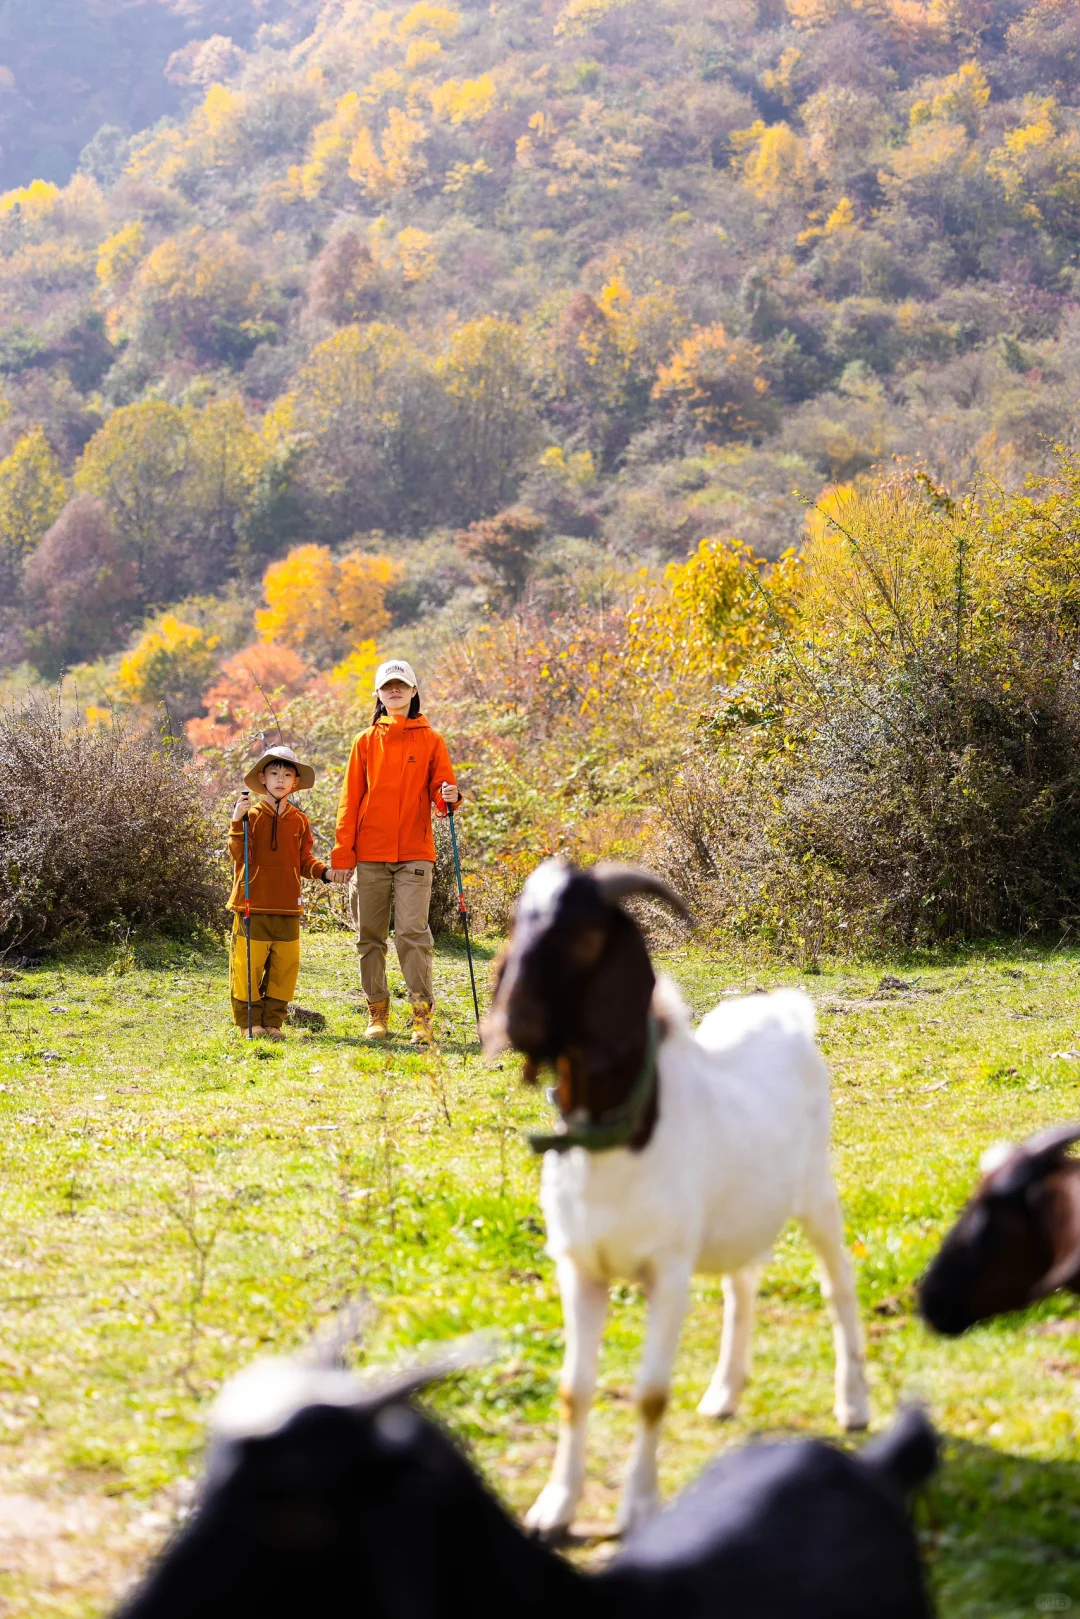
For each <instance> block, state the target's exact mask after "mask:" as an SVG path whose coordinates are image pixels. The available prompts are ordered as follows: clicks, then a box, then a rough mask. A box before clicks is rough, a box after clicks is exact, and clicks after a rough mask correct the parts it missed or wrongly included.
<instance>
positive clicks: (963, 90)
mask: <svg viewBox="0 0 1080 1619" xmlns="http://www.w3.org/2000/svg"><path fill="white" fill-rule="evenodd" d="M989 100H990V84H989V81H988V80H987V77H986V74H985V73H984V72H983V70H982V68H981V67H980V66H979V64H978V63H977V62H964V63H963V64H962V66H961V67H960V68H959V70H958V71H957V72H956V73H953V74H950V76H949V77H948V78H946V79H942V80H940V81H939V84H938V88H937V90H936V92H935V93H934V94H933V95H932V96H929V97H923V98H921V99H920V100H918V101H916V102H915V103H914V105H913V106H912V108H911V111H910V113H909V114H908V118H909V122H910V123H911V126H912V128H913V129H914V128H915V127H916V125H918V124H925V123H930V122H934V123H938V124H960V125H962V126H963V128H964V129H966V130H967V132H968V134H969V135H974V134H975V132H976V130H977V129H978V127H979V125H980V123H981V122H982V114H983V110H984V108H985V107H986V104H987V102H988V101H989Z"/></svg>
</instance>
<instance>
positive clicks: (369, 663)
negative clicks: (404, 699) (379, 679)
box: [330, 639, 380, 703]
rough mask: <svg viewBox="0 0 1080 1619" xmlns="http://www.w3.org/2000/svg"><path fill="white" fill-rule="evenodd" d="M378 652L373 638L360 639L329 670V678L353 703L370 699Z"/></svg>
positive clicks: (373, 686)
mask: <svg viewBox="0 0 1080 1619" xmlns="http://www.w3.org/2000/svg"><path fill="white" fill-rule="evenodd" d="M379 662H380V659H379V653H378V648H377V646H376V643H375V642H374V641H373V640H370V639H369V640H367V641H361V642H360V645H359V646H358V647H354V649H353V650H352V652H350V653H349V655H348V657H347V658H343V659H342V660H341V662H340V663H339V664H337V665H336V666H335V668H333V669H331V671H330V679H331V681H332V682H333V684H334V685H335V686H337V687H339V688H340V689H341V690H342V691H343V692H344V693H345V695H346V696H347V697H348V698H349V699H350V700H351V701H352V702H355V703H362V702H363V701H364V700H365V698H368V699H370V697H371V694H372V692H373V691H374V690H375V676H376V674H377V673H378V670H379Z"/></svg>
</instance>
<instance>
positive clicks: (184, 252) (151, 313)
mask: <svg viewBox="0 0 1080 1619" xmlns="http://www.w3.org/2000/svg"><path fill="white" fill-rule="evenodd" d="M261 299H262V288H261V286H260V284H259V281H258V279H257V276H256V272H255V266H254V263H253V261H252V258H251V255H250V254H249V253H248V251H247V249H246V248H245V247H243V246H242V245H241V243H240V242H239V241H238V240H237V238H236V237H235V236H234V235H233V234H232V232H231V231H221V232H220V233H215V232H211V231H207V230H204V229H203V227H202V226H201V225H195V226H193V227H192V229H191V230H189V231H185V232H184V233H183V234H182V235H180V236H170V237H167V238H166V239H165V241H163V242H159V243H158V245H157V247H155V248H154V249H153V251H152V252H151V253H149V254H147V256H146V258H145V259H143V261H142V263H141V264H140V265H139V268H138V271H137V273H136V275H135V278H134V280H133V282H132V286H131V293H130V300H129V303H130V311H131V315H132V318H133V323H134V325H135V326H136V327H137V329H138V330H139V332H140V335H141V337H142V339H143V341H144V342H145V343H146V344H147V345H151V346H156V345H158V344H165V345H166V346H167V347H168V348H170V349H172V350H173V351H174V352H177V353H181V354H185V355H188V356H190V357H192V358H194V359H196V360H199V361H203V362H206V363H219V364H220V363H221V362H222V361H230V360H233V359H235V357H236V356H237V355H238V354H239V355H246V354H247V353H250V350H251V347H252V344H253V342H254V337H253V336H252V333H253V331H257V327H256V326H255V324H254V323H255V318H256V316H257V315H258V312H259V308H260V304H261Z"/></svg>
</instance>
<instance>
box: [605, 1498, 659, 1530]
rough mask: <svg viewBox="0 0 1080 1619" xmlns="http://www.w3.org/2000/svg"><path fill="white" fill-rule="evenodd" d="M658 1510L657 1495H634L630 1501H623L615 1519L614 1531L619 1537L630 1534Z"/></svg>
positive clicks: (653, 1516)
mask: <svg viewBox="0 0 1080 1619" xmlns="http://www.w3.org/2000/svg"><path fill="white" fill-rule="evenodd" d="M659 1511H660V1497H659V1496H658V1495H636V1496H635V1497H634V1499H633V1500H632V1501H623V1502H622V1503H621V1504H620V1506H619V1514H618V1517H617V1518H616V1519H615V1533H616V1534H617V1535H618V1536H619V1537H620V1538H621V1537H622V1536H624V1535H629V1534H632V1533H633V1531H634V1530H635V1529H638V1528H640V1526H641V1525H642V1524H643V1523H648V1521H649V1519H650V1518H655V1517H656V1514H657V1513H658V1512H659Z"/></svg>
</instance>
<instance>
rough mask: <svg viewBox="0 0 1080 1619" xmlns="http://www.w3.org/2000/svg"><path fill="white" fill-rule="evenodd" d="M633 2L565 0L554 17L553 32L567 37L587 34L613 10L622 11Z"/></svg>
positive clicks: (632, 0)
mask: <svg viewBox="0 0 1080 1619" xmlns="http://www.w3.org/2000/svg"><path fill="white" fill-rule="evenodd" d="M633 4H634V0H566V4H565V5H564V6H563V8H562V10H561V11H560V12H559V15H558V16H557V17H556V19H555V33H556V34H557V35H564V36H565V37H566V38H567V39H573V38H575V37H576V36H577V35H578V34H587V33H588V32H589V30H590V29H591V28H595V27H596V25H597V23H600V22H603V20H604V18H605V17H608V16H610V15H611V13H612V12H613V11H622V10H624V9H625V7H627V6H630V5H633Z"/></svg>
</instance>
